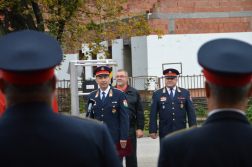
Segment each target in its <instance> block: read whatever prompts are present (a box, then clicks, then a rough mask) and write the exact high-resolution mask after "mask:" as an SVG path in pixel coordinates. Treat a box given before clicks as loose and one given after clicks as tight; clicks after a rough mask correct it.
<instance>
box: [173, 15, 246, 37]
mask: <svg viewBox="0 0 252 167" xmlns="http://www.w3.org/2000/svg"><path fill="white" fill-rule="evenodd" d="M250 31H251V17H232V18H192V19H175V34H197V33H224V32H250Z"/></svg>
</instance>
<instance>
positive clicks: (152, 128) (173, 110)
mask: <svg viewBox="0 0 252 167" xmlns="http://www.w3.org/2000/svg"><path fill="white" fill-rule="evenodd" d="M163 74H164V76H165V87H164V88H161V89H159V90H157V91H155V92H154V93H153V96H152V100H151V112H150V124H149V133H150V134H151V138H153V139H156V138H157V113H158V112H159V137H160V141H161V140H162V139H163V138H164V137H165V135H167V134H169V133H171V132H174V131H177V130H180V129H183V128H186V114H187V116H188V122H189V126H190V127H191V126H193V125H196V116H195V111H194V107H193V104H192V101H191V99H190V92H189V91H188V90H186V89H183V88H179V87H177V86H176V84H177V82H178V79H177V76H178V75H179V72H178V71H177V70H176V69H172V68H168V69H166V70H164V71H163Z"/></svg>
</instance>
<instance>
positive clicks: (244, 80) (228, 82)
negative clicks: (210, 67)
mask: <svg viewBox="0 0 252 167" xmlns="http://www.w3.org/2000/svg"><path fill="white" fill-rule="evenodd" d="M203 73H204V76H205V77H206V79H207V80H208V81H209V82H211V83H213V84H216V85H220V86H225V87H236V86H242V85H246V84H248V83H249V82H251V77H252V75H251V74H243V75H241V76H239V77H234V78H231V77H224V76H220V75H216V74H213V73H211V72H209V71H207V70H205V69H204V70H203Z"/></svg>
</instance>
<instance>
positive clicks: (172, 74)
mask: <svg viewBox="0 0 252 167" xmlns="http://www.w3.org/2000/svg"><path fill="white" fill-rule="evenodd" d="M167 75H171V76H177V74H176V73H166V74H165V76H167Z"/></svg>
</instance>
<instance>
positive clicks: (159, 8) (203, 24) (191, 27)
mask: <svg viewBox="0 0 252 167" xmlns="http://www.w3.org/2000/svg"><path fill="white" fill-rule="evenodd" d="M123 7H124V9H125V12H126V13H138V12H146V13H147V14H146V16H147V19H148V23H149V25H150V26H151V27H152V28H159V29H161V30H163V33H164V34H196V33H224V32H251V27H252V22H251V17H252V0H128V2H127V4H123Z"/></svg>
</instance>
